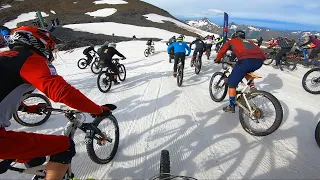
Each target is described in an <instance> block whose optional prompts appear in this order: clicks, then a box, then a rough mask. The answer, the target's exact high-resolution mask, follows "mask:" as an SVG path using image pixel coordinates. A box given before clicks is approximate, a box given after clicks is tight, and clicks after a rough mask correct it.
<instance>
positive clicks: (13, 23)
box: [4, 12, 49, 29]
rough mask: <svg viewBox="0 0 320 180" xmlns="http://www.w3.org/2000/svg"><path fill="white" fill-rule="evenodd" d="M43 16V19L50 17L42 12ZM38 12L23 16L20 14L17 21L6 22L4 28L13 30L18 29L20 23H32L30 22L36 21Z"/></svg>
mask: <svg viewBox="0 0 320 180" xmlns="http://www.w3.org/2000/svg"><path fill="white" fill-rule="evenodd" d="M41 15H42V17H48V16H49V14H47V13H45V12H41ZM36 18H37V17H36V12H29V13H23V14H20V15H19V16H18V17H17V18H16V19H14V20H11V21H9V22H6V23H5V24H4V26H6V27H8V28H10V29H12V28H16V27H17V24H18V23H20V22H25V21H30V20H33V19H36Z"/></svg>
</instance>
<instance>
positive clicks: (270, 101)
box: [239, 91, 283, 136]
mask: <svg viewBox="0 0 320 180" xmlns="http://www.w3.org/2000/svg"><path fill="white" fill-rule="evenodd" d="M246 97H247V98H248V101H249V105H250V106H251V108H252V110H254V113H253V115H250V114H249V113H248V112H247V111H245V110H244V109H242V108H239V119H240V123H241V126H242V127H243V129H244V130H245V131H246V132H248V133H249V134H251V135H254V136H266V135H269V134H271V133H273V132H274V131H276V130H277V129H278V128H279V127H280V125H281V122H282V119H283V110H282V106H281V104H280V102H279V100H278V99H277V98H276V97H274V96H273V95H272V94H270V93H268V92H266V91H256V92H252V93H250V94H247V95H246ZM262 98H264V99H265V100H261V99H262ZM259 103H260V104H259ZM268 105H270V107H268ZM269 116H270V117H269ZM267 118H268V119H267Z"/></svg>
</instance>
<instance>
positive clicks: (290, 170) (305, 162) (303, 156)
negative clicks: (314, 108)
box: [245, 108, 320, 179]
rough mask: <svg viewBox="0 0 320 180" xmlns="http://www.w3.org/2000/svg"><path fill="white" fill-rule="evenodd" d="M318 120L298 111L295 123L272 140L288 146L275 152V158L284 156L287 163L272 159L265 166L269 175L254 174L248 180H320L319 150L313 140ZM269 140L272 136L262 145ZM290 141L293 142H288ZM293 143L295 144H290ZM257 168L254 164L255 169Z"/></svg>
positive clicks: (278, 131) (307, 112) (279, 132)
mask: <svg viewBox="0 0 320 180" xmlns="http://www.w3.org/2000/svg"><path fill="white" fill-rule="evenodd" d="M318 117H319V116H317V115H316V116H315V115H314V114H313V113H312V112H310V111H307V110H304V109H300V108H297V109H296V116H295V118H294V119H295V121H294V122H291V124H287V125H286V126H285V127H282V128H281V129H279V130H277V131H276V139H274V140H273V141H274V142H277V143H279V144H282V145H284V144H285V145H286V146H284V147H282V149H280V148H277V147H276V146H275V148H276V149H275V150H274V151H275V154H277V155H278V156H283V159H284V160H285V161H283V160H282V159H279V158H276V157H273V156H271V157H270V160H269V163H268V164H265V165H266V166H269V169H268V171H267V172H265V173H263V174H260V175H256V176H254V175H253V173H251V176H246V177H245V178H255V179H281V178H285V179H297V178H299V179H318V178H319V177H320V172H319V168H320V161H319V160H318V159H317V157H318V156H319V147H318V146H317V143H316V141H315V139H314V131H315V127H316V125H317V121H318V119H317V118H318ZM268 138H269V136H268V137H266V138H264V139H263V141H265V140H268ZM287 139H288V140H290V141H287ZM292 139H294V140H292ZM290 142H293V143H292V144H291V143H290ZM283 148H284V149H283ZM282 151H285V152H286V155H282V154H281V152H282ZM287 152H290V153H287ZM293 156H294V157H293ZM271 160H272V161H271ZM276 162H281V164H283V165H282V166H280V167H279V165H278V163H276ZM255 165H256V164H253V165H252V166H255Z"/></svg>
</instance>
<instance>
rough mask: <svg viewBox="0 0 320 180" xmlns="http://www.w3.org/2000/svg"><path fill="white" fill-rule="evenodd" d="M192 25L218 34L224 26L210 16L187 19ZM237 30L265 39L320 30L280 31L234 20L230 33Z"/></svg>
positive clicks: (298, 36)
mask: <svg viewBox="0 0 320 180" xmlns="http://www.w3.org/2000/svg"><path fill="white" fill-rule="evenodd" d="M185 22H186V23H187V24H189V25H190V26H193V27H196V28H199V29H202V30H204V31H209V32H213V33H217V34H222V29H223V27H222V26H220V25H218V24H215V23H213V22H211V21H210V20H209V19H208V18H202V19H199V20H188V21H185ZM236 30H244V31H245V32H246V34H247V37H248V38H258V37H260V36H261V37H262V38H263V39H264V40H269V39H271V38H276V37H278V36H283V37H293V38H295V39H298V38H301V37H304V36H307V35H310V34H318V35H320V33H319V32H315V31H279V30H271V29H269V28H262V27H255V26H250V25H245V24H235V23H234V22H232V23H230V24H229V34H230V35H231V34H232V33H233V32H235V31H236Z"/></svg>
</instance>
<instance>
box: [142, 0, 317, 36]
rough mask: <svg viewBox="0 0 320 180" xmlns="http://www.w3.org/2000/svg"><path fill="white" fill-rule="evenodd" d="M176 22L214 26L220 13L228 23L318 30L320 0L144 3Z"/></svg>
mask: <svg viewBox="0 0 320 180" xmlns="http://www.w3.org/2000/svg"><path fill="white" fill-rule="evenodd" d="M143 1H145V2H148V3H151V4H154V5H156V6H158V7H160V8H162V9H165V10H166V11H168V12H169V13H171V14H172V15H174V16H175V17H177V18H179V19H184V20H185V19H197V18H202V17H207V18H209V19H210V20H212V21H213V22H215V23H217V24H222V22H223V15H222V14H223V12H227V13H228V14H229V18H230V19H229V22H232V21H233V22H235V23H236V24H248V25H254V26H260V27H268V28H271V29H282V30H283V29H287V30H316V31H320V0H228V1H224V0H143Z"/></svg>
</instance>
